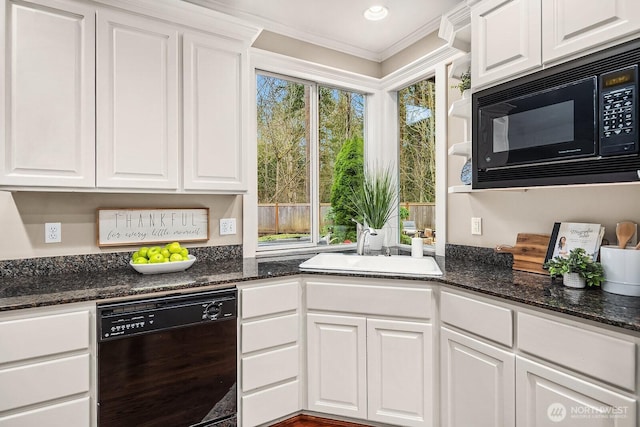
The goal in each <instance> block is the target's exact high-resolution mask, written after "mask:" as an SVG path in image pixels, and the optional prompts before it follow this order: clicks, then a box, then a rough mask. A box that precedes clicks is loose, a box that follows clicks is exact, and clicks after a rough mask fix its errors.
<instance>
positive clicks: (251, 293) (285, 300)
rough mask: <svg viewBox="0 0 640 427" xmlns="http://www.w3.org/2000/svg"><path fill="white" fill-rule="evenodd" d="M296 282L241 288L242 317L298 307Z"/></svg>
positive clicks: (248, 317)
mask: <svg viewBox="0 0 640 427" xmlns="http://www.w3.org/2000/svg"><path fill="white" fill-rule="evenodd" d="M298 289H299V285H298V282H297V281H296V282H290V283H282V284H277V285H265V286H260V287H256V288H248V289H243V290H242V294H241V295H242V296H241V299H242V310H241V316H242V319H250V318H252V317H258V316H264V315H268V314H276V313H281V312H284V311H291V310H296V309H297V308H298Z"/></svg>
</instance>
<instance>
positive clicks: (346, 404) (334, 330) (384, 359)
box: [307, 314, 433, 426]
mask: <svg viewBox="0 0 640 427" xmlns="http://www.w3.org/2000/svg"><path fill="white" fill-rule="evenodd" d="M431 329H432V326H431V325H429V324H426V323H418V322H406V321H397V320H381V319H368V318H365V317H356V316H340V315H328V314H308V315H307V363H308V376H307V388H308V392H309V404H308V409H310V410H312V411H318V412H324V413H329V414H333V415H343V416H348V417H352V418H360V419H367V420H370V421H379V422H384V423H389V424H397V425H402V426H425V425H431V424H430V422H429V421H428V420H429V418H430V417H431V416H432V414H433V407H432V401H433V398H432V395H431V385H432V379H433V371H432V370H433V357H432V354H431V351H432V344H431V342H432V333H431Z"/></svg>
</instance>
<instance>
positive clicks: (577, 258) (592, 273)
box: [544, 248, 604, 288]
mask: <svg viewBox="0 0 640 427" xmlns="http://www.w3.org/2000/svg"><path fill="white" fill-rule="evenodd" d="M544 267H545V268H548V269H549V274H550V275H551V277H555V276H560V275H561V276H562V283H564V285H565V286H569V287H572V288H584V287H585V286H600V284H601V283H602V282H603V281H604V273H603V269H602V264H600V263H599V262H597V261H594V260H593V258H592V257H591V256H589V255H587V252H586V251H585V250H584V249H583V248H576V249H573V250H571V251H570V252H569V256H568V257H566V258H564V257H562V256H557V257H555V258H553V259H551V260H549V261H547V262H546V263H545V264H544Z"/></svg>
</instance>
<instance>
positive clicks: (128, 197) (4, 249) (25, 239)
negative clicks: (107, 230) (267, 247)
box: [0, 191, 242, 260]
mask: <svg viewBox="0 0 640 427" xmlns="http://www.w3.org/2000/svg"><path fill="white" fill-rule="evenodd" d="M166 207H171V208H182V207H185V208H186V207H208V208H209V220H210V224H209V236H210V239H209V241H207V242H200V243H191V244H185V246H187V247H193V246H221V245H238V244H241V243H242V197H241V196H220V195H160V194H105V193H56V192H51V193H49V192H17V193H10V192H6V191H0V229H1V234H0V235H1V236H2V244H1V245H0V260H8V259H19V258H33V257H44V256H57V255H74V254H92V253H102V252H121V251H132V249H133V248H135V246H133V247H127V246H123V247H117V248H113V247H109V248H105V249H101V248H99V247H98V246H97V244H96V209H98V208H166ZM220 218H237V229H238V234H236V235H231V236H220V235H219V219H220ZM46 222H60V223H62V242H61V243H47V244H45V243H44V224H45V223H46Z"/></svg>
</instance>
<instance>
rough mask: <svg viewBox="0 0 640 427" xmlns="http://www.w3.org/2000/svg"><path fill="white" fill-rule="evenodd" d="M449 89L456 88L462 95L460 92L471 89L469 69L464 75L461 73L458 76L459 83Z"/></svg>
mask: <svg viewBox="0 0 640 427" xmlns="http://www.w3.org/2000/svg"><path fill="white" fill-rule="evenodd" d="M451 87H452V88H458V89H459V90H460V94H462V92H464V91H465V90H467V89H471V69H469V70H467V71H466V72H465V73H462V74H461V75H460V83H458V84H457V85H453V86H451Z"/></svg>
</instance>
